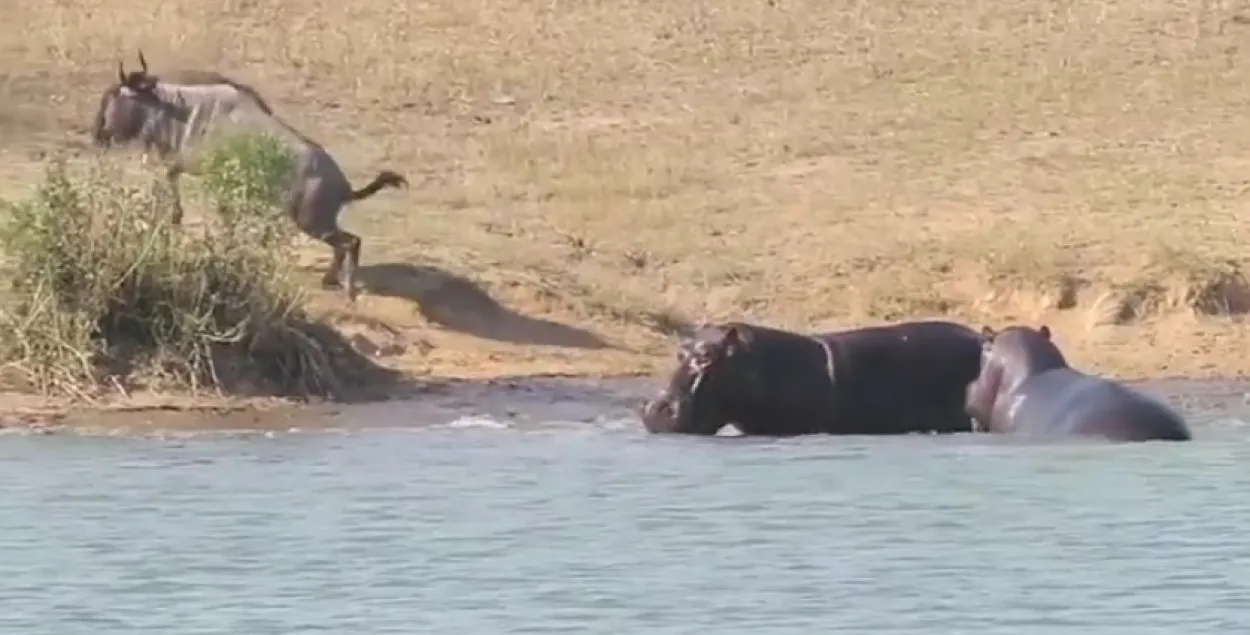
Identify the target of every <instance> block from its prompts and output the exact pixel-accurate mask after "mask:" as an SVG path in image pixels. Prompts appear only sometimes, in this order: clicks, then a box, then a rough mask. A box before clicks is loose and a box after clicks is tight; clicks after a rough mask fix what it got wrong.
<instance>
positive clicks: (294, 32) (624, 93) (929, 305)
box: [0, 0, 1250, 375]
mask: <svg viewBox="0 0 1250 635" xmlns="http://www.w3.org/2000/svg"><path fill="white" fill-rule="evenodd" d="M1243 10H1244V11H1245V12H1246V15H1250V8H1245V7H1242V6H1241V5H1239V4H1235V3H1232V2H1231V1H1230V0H1221V1H1220V2H1216V1H1215V0H1204V1H1203V2H1188V3H1186V2H1179V1H1175V0H1172V1H1166V0H1133V1H1132V2H1128V1H1123V0H1111V1H1109V2H1099V3H1078V2H1072V1H1064V2H1058V1H1042V2H984V1H979V2H971V3H969V2H951V1H950V0H915V1H911V2H906V3H901V2H892V1H890V0H882V1H877V2H867V1H863V0H861V1H858V2H850V1H846V0H843V1H839V2H817V1H814V0H802V1H800V0H721V1H718V2H709V1H706V0H696V1H695V2H686V3H665V2H641V1H638V0H620V1H618V2H586V1H582V2H562V1H552V2H541V3H540V2H519V1H516V0H476V1H475V0H460V1H456V2H452V1H450V0H429V1H427V2H418V1H416V0H379V1H378V2H368V3H343V2H327V1H326V0H287V1H285V2H282V3H273V2H269V3H265V2H255V1H253V0H220V1H218V2H211V3H206V2H191V1H189V0H161V1H158V0H128V1H127V2H125V3H123V2H119V1H117V0H58V1H56V2H54V3H52V4H49V3H47V2H34V1H33V0H14V1H10V2H9V3H8V5H7V6H6V7H5V8H3V9H0V17H2V18H4V19H3V20H0V55H2V56H3V61H4V62H5V63H4V68H5V69H12V70H7V71H5V72H7V73H9V74H8V75H6V76H4V80H5V81H7V84H8V86H7V90H6V95H7V96H8V99H6V100H5V102H4V103H3V104H0V135H3V139H4V144H3V145H4V148H2V149H0V152H3V157H2V158H3V165H2V166H0V185H4V184H8V185H5V186H6V187H20V186H21V184H22V183H24V182H25V181H27V180H28V179H29V178H30V176H29V175H30V174H31V173H32V172H33V170H32V168H30V167H28V165H27V164H28V163H29V162H30V160H31V159H32V158H34V157H35V156H36V155H37V154H38V153H39V152H42V151H46V150H48V149H51V148H53V147H57V146H61V147H63V146H65V145H73V144H81V143H82V142H83V141H84V140H85V130H86V124H87V122H88V121H89V116H90V114H91V112H90V111H91V109H92V108H93V107H94V105H95V98H96V92H95V87H97V86H98V87H101V88H102V87H103V86H104V85H105V83H106V82H107V81H109V79H110V78H111V77H112V76H113V73H115V71H114V68H115V66H114V65H115V63H116V59H117V57H119V56H123V55H124V56H127V60H128V61H129V60H133V58H134V51H135V50H136V49H137V48H139V47H142V48H143V49H144V51H145V53H146V54H147V56H148V58H149V60H151V61H152V62H153V65H154V66H157V67H158V69H157V70H159V68H172V67H185V66H195V67H205V68H213V69H218V70H221V71H224V72H226V73H229V74H232V75H235V76H237V77H238V78H239V79H241V80H243V81H246V82H249V83H252V84H254V85H255V86H256V87H257V88H258V89H259V90H260V91H261V92H262V93H263V94H264V95H265V96H266V97H267V98H268V99H269V101H270V102H272V103H273V105H274V106H275V108H277V109H278V110H279V112H281V113H282V114H283V116H284V117H285V118H286V119H288V120H290V121H292V122H293V123H295V124H296V125H298V126H300V127H302V128H303V129H304V130H305V131H306V132H308V133H310V134H312V135H313V136H314V137H316V138H318V139H319V140H321V141H322V142H324V143H325V144H326V145H327V146H328V147H329V148H330V149H331V150H332V152H334V153H335V154H336V156H337V157H339V158H340V160H341V162H342V163H343V164H344V165H345V167H346V168H347V169H348V171H349V173H351V174H352V175H353V178H355V179H356V180H357V181H360V180H363V179H365V178H366V177H367V176H369V175H371V174H372V172H373V171H375V170H376V169H378V168H380V167H384V166H385V167H392V168H394V169H397V170H399V171H401V172H404V173H407V174H408V175H409V177H410V178H411V180H412V181H413V189H412V190H411V192H410V193H409V194H408V195H407V196H404V195H399V196H396V195H391V194H387V195H382V196H379V197H378V198H377V199H374V200H372V201H369V202H366V203H361V204H359V205H357V206H356V207H355V208H354V209H353V210H352V211H349V212H348V213H346V214H345V215H344V222H345V225H346V226H347V227H348V228H349V229H351V230H353V231H356V232H358V233H360V234H361V235H362V236H363V237H364V240H365V244H364V256H363V259H364V262H365V263H366V265H369V264H374V265H377V264H388V263H389V264H393V263H409V264H412V265H414V266H419V267H427V268H433V269H422V270H412V271H408V272H407V273H406V274H403V275H405V276H407V278H406V279H398V278H397V276H399V277H403V276H401V273H400V272H402V271H404V270H403V269H402V268H396V267H389V268H388V269H386V275H385V276H383V275H382V274H381V273H376V274H375V275H374V277H373V280H372V283H371V284H372V286H373V287H375V289H376V290H379V292H377V293H375V294H374V295H373V296H366V297H365V298H363V299H362V304H361V306H360V307H359V308H357V309H356V310H354V311H353V310H348V309H346V308H343V307H342V306H341V305H340V303H339V300H338V299H337V297H335V296H332V295H328V296H323V297H322V298H321V302H322V303H323V304H324V306H325V307H326V310H327V311H330V312H331V313H333V314H335V315H339V317H340V322H341V323H342V324H343V325H344V328H346V329H347V330H349V331H351V330H352V329H356V330H357V331H358V332H359V334H361V336H362V337H364V338H366V339H369V340H370V341H373V342H374V343H375V344H376V340H377V339H378V338H383V339H385V340H386V341H385V342H384V343H383V345H382V346H381V348H386V347H388V346H389V347H390V349H388V350H391V351H392V354H391V362H392V363H393V364H394V365H398V366H404V367H407V368H409V369H410V370H417V371H430V372H438V373H444V374H456V375H468V374H492V373H495V372H591V373H593V372H619V371H625V370H646V369H648V368H651V367H652V365H653V364H654V362H655V360H657V359H661V361H662V360H663V359H664V358H666V357H667V349H666V346H665V342H666V340H665V334H664V333H665V331H668V330H671V329H672V328H673V327H674V325H677V324H680V323H681V322H682V321H683V320H697V319H700V318H718V317H730V316H732V317H736V318H743V317H745V318H748V319H759V320H766V321H768V322H770V323H774V324H778V325H783V326H789V327H794V328H819V327H831V326H835V325H847V324H854V323H865V322H875V321H880V320H887V319H900V318H911V317H921V316H927V315H937V314H943V315H950V316H954V317H956V318H959V319H963V320H967V321H970V322H982V321H984V322H993V323H1002V322H1005V321H1010V320H1042V319H1045V320H1047V321H1049V322H1050V323H1052V324H1055V325H1056V326H1057V327H1058V332H1059V334H1060V337H1061V340H1062V341H1063V342H1065V344H1066V345H1067V346H1069V347H1070V348H1074V349H1075V356H1076V357H1078V358H1079V359H1080V360H1081V361H1082V362H1084V363H1086V364H1089V365H1091V366H1094V367H1097V368H1101V369H1104V370H1118V371H1121V372H1124V373H1129V374H1159V373H1169V374H1178V373H1187V374H1218V373H1232V372H1242V371H1245V370H1248V369H1250V362H1247V361H1244V359H1245V357H1244V356H1240V355H1229V354H1225V353H1224V351H1228V350H1236V349H1238V348H1241V347H1242V346H1243V345H1244V344H1247V343H1250V328H1247V327H1246V325H1245V324H1244V323H1243V321H1242V319H1241V318H1240V317H1238V316H1237V314H1240V313H1242V312H1244V311H1246V310H1247V309H1250V306H1248V304H1250V303H1248V302H1247V288H1246V287H1247V285H1246V282H1245V280H1244V279H1243V278H1242V277H1241V274H1240V273H1239V271H1240V268H1241V267H1242V266H1243V265H1244V264H1245V261H1246V254H1245V250H1244V249H1243V244H1244V242H1245V241H1244V238H1245V234H1246V224H1245V222H1243V221H1242V220H1241V218H1240V217H1239V213H1240V212H1241V211H1242V210H1243V209H1244V208H1245V207H1246V204H1247V202H1248V201H1250V198H1248V196H1247V195H1248V193H1250V185H1247V183H1250V59H1247V58H1248V57H1250V45H1247V44H1246V41H1247V40H1246V38H1247V37H1248V36H1250V32H1248V31H1250V26H1246V22H1247V20H1245V19H1243V18H1242V17H1241V16H1242V12H1243ZM84 86H91V87H92V90H89V91H88V90H86V89H84V88H83V87H84ZM67 128H68V129H69V132H68V134H65V130H66V129H67ZM325 252H326V250H325V249H324V247H322V246H320V245H312V244H310V245H309V246H308V248H307V254H308V255H309V257H310V259H312V260H316V261H317V262H319V263H324V262H325V261H326V260H327V257H326V253H325ZM309 275H310V277H309V279H310V283H311V281H312V280H314V277H313V274H311V273H310V274H309ZM365 277H366V281H368V276H365ZM460 278H465V279H467V280H468V281H469V282H468V283H465V282H464V281H462V280H460ZM473 284H478V285H481V286H482V287H483V288H484V289H485V290H486V291H487V292H488V293H489V294H490V295H491V296H493V297H494V298H495V299H497V300H498V301H499V302H500V303H501V304H502V307H495V306H493V305H488V304H485V303H484V302H485V301H484V300H482V299H481V298H480V297H478V296H475V295H474V294H473V293H472V292H471V289H472V286H473ZM456 289H462V290H463V292H457V291H456ZM392 296H408V297H392ZM413 298H415V299H418V300H420V302H419V303H418V304H419V305H420V306H419V307H417V306H414V304H413V302H412V299H413ZM475 298H476V299H475ZM434 304H442V305H445V306H433V305H434ZM482 311H488V312H490V311H494V312H495V313H489V315H490V316H495V317H491V318H490V319H491V320H494V321H495V322H497V324H494V326H492V327H490V328H486V327H483V326H482V325H481V324H478V325H477V328H476V329H471V328H465V327H464V326H463V324H460V322H463V321H466V320H469V321H471V318H473V316H477V317H478V318H479V322H480V321H481V319H486V318H481V315H482V314H481V312H482ZM512 311H516V312H518V313H521V314H524V315H528V316H541V317H544V318H549V319H551V320H555V321H559V322H562V323H565V324H573V325H576V326H578V327H582V328H585V329H589V330H593V331H595V332H596V333H597V334H598V335H599V336H600V337H602V338H604V339H606V340H608V341H609V342H611V343H612V344H614V345H616V347H617V348H611V349H603V348H585V347H583V348H556V347H545V346H533V345H527V344H526V341H527V337H528V335H529V334H531V333H532V324H531V323H530V322H526V321H524V320H522V319H521V318H519V317H517V316H515V315H513V313H512ZM547 326H550V327H552V328H555V326H554V325H547ZM458 331H467V332H469V333H470V334H467V335H466V334H463V333H460V332H458ZM551 332H552V333H555V331H551ZM484 333H485V334H486V335H483V334H484ZM555 337H556V336H555V335H552V338H555ZM544 341H547V342H550V341H552V340H551V338H548V339H546V340H544ZM661 356H662V357H661Z"/></svg>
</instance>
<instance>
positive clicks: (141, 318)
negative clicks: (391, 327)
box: [0, 137, 378, 398]
mask: <svg viewBox="0 0 1250 635" xmlns="http://www.w3.org/2000/svg"><path fill="white" fill-rule="evenodd" d="M205 165H206V166H207V168H208V169H207V174H206V178H205V179H204V183H205V190H206V192H207V194H208V197H209V199H210V205H213V206H215V207H216V209H217V210H218V211H219V212H220V214H218V215H214V214H207V215H204V216H206V221H211V222H205V223H204V227H203V228H202V231H200V230H199V229H198V228H190V227H178V226H174V225H173V224H172V223H171V222H170V218H171V211H172V200H171V199H170V198H169V196H168V193H167V188H165V187H164V185H163V183H160V182H159V181H149V184H148V185H147V186H135V185H133V184H128V183H127V181H126V179H125V175H124V174H123V172H122V171H121V170H120V169H119V168H118V167H116V166H107V165H94V166H91V167H89V168H86V169H85V170H80V171H76V170H72V169H71V168H69V167H68V166H67V165H66V164H65V163H64V162H61V161H55V162H52V163H51V164H50V165H49V166H48V167H47V169H46V175H45V178H44V181H43V182H42V183H41V184H40V185H39V187H38V188H37V190H36V191H35V193H34V195H33V196H32V197H30V198H29V199H27V200H23V201H19V202H15V203H6V204H5V207H6V208H7V209H6V210H5V218H4V219H3V224H2V225H0V248H2V249H3V251H4V253H5V255H6V256H7V257H8V259H9V265H8V271H7V272H6V275H5V278H6V280H7V282H8V286H9V289H8V291H9V298H8V300H9V301H8V302H7V306H5V307H4V310H3V311H2V312H0V359H3V361H4V362H6V363H7V364H8V367H9V368H11V369H16V370H18V371H19V372H20V373H22V374H23V375H24V376H25V379H26V380H27V382H28V383H29V384H30V385H31V386H32V387H33V388H35V389H37V390H38V391H40V392H43V393H60V394H67V393H68V394H72V395H76V396H81V397H87V396H92V395H94V394H96V393H97V392H98V391H100V390H102V389H109V388H117V389H122V390H123V391H124V390H126V389H128V388H130V387H135V386H139V387H143V388H147V389H172V390H183V391H191V392H195V391H199V390H202V389H205V388H208V389H213V390H217V391H222V392H228V393H249V394H268V395H281V396H293V397H314V396H316V397H331V398H335V397H344V396H346V395H347V391H349V390H350V389H351V388H353V387H354V386H355V385H358V384H360V383H361V382H363V381H369V380H371V379H374V378H377V377H378V375H377V373H376V372H368V371H371V370H378V369H377V368H376V367H374V366H373V365H372V364H371V363H370V362H368V360H366V359H365V358H363V357H362V356H360V355H359V354H357V353H356V352H355V351H354V350H352V349H351V347H350V346H349V345H347V344H346V343H345V342H344V341H343V340H342V338H341V337H340V336H339V335H338V334H337V332H336V331H334V330H333V329H332V328H330V327H328V326H326V325H324V324H321V323H319V322H318V321H316V320H314V319H312V318H311V317H310V316H309V315H308V314H307V313H306V311H305V310H304V295H303V292H302V290H301V289H300V288H299V286H298V285H297V283H296V282H295V281H294V280H293V279H292V274H293V263H294V262H295V256H294V252H293V249H294V247H293V241H292V240H291V237H292V235H293V233H292V232H291V230H290V229H289V228H288V227H287V226H286V225H287V224H289V222H290V221H289V220H288V219H286V218H285V217H284V216H283V215H282V214H281V212H280V211H279V210H278V209H276V207H275V202H276V201H278V200H279V197H277V196H276V194H278V193H280V191H281V189H280V188H282V187H283V185H284V182H285V179H287V178H289V174H290V172H289V171H290V169H291V168H292V166H293V163H292V159H291V157H290V155H289V154H284V151H283V150H282V148H281V146H280V144H278V143H277V142H276V141H274V140H272V139H269V138H266V137H251V138H239V140H237V141H235V142H232V143H229V144H223V145H222V146H221V147H219V148H217V149H216V150H214V151H213V152H212V153H210V155H209V156H208V157H207V159H206V162H205ZM213 216H217V218H212V217H213Z"/></svg>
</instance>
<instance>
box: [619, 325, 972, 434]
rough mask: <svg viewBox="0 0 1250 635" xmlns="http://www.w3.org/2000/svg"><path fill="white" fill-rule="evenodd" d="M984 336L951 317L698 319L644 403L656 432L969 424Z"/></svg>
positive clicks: (896, 430) (646, 419) (882, 430)
mask: <svg viewBox="0 0 1250 635" xmlns="http://www.w3.org/2000/svg"><path fill="white" fill-rule="evenodd" d="M980 360H981V339H980V337H979V336H978V335H977V333H976V331H974V330H972V329H969V328H967V327H965V326H961V325H958V324H953V323H950V322H939V321H924V322H908V323H902V324H894V325H888V326H873V327H866V328H858V329H853V330H847V331H840V332H835V333H824V334H819V335H803V334H799V333H791V332H787V331H782V330H778V329H773V328H766V327H763V326H754V325H748V324H743V323H741V322H729V323H724V324H719V325H711V326H705V327H702V328H699V329H697V330H696V331H695V332H694V333H693V335H692V336H691V337H689V338H688V339H685V340H684V341H683V342H682V343H681V346H680V348H679V350H678V353H677V361H678V366H677V369H676V370H675V371H674V372H673V375H672V378H671V379H670V381H669V385H668V387H667V388H666V389H664V390H663V391H662V392H661V393H660V395H659V396H658V397H657V398H656V399H654V400H651V401H648V402H647V403H646V404H645V405H644V406H643V408H642V412H641V416H642V421H643V425H644V426H646V428H647V430H649V431H651V432H654V433H680V434H699V435H713V434H716V433H717V432H719V431H720V429H721V428H723V427H725V425H726V424H730V423H732V424H734V425H735V427H737V428H738V430H739V431H741V432H742V434H744V435H770V436H791V435H799V434H817V433H828V434H906V433H909V432H936V433H947V432H970V431H972V429H973V428H972V420H971V418H970V417H969V416H968V414H967V412H966V411H965V410H964V395H965V391H966V389H967V386H968V383H969V382H971V381H972V380H973V379H976V377H977V373H978V372H979V371H980Z"/></svg>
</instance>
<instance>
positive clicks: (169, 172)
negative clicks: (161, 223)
mask: <svg viewBox="0 0 1250 635" xmlns="http://www.w3.org/2000/svg"><path fill="white" fill-rule="evenodd" d="M185 171H186V167H185V166H183V165H182V163H181V162H179V161H174V162H173V163H171V164H169V167H168V168H166V170H165V180H166V181H167V182H168V183H169V194H170V196H171V197H172V198H173V214H172V215H171V216H170V218H169V220H170V222H172V223H173V224H174V225H175V226H177V225H181V224H182V189H181V188H180V187H179V186H178V178H179V177H181V176H182V173H183V172H185Z"/></svg>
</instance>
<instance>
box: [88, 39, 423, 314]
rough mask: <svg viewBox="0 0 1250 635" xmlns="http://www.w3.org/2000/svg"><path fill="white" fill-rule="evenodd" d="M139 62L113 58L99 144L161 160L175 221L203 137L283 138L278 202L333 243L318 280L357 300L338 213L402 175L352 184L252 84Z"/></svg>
mask: <svg viewBox="0 0 1250 635" xmlns="http://www.w3.org/2000/svg"><path fill="white" fill-rule="evenodd" d="M139 63H140V70H138V71H133V72H130V73H127V72H126V69H125V67H124V65H123V64H122V63H121V62H118V64H117V73H118V76H117V83H115V84H113V85H111V86H109V87H108V89H106V90H105V91H104V93H103V95H102V96H101V98H100V107H99V110H98V112H97V113H96V117H95V123H94V125H93V127H92V136H93V139H94V141H95V143H96V145H98V146H100V147H104V148H108V147H112V146H114V145H120V144H129V143H138V144H142V146H143V147H144V148H145V149H147V150H151V151H155V152H156V154H157V156H159V157H160V158H161V159H162V160H163V162H164V163H165V165H166V175H167V177H168V179H169V186H170V189H171V191H172V192H173V198H174V206H175V210H174V218H173V219H172V220H173V222H174V223H175V224H177V223H180V222H181V219H182V202H181V194H180V192H179V189H178V178H179V176H181V175H182V174H183V173H188V174H196V173H198V172H199V170H200V166H199V162H200V160H201V159H202V156H201V153H200V152H198V151H199V150H201V149H202V148H203V147H204V146H205V145H206V144H205V141H206V140H207V139H209V138H219V137H220V136H222V135H228V134H237V133H241V132H264V133H268V134H270V135H272V136H274V137H275V138H278V139H280V140H282V141H283V142H285V143H286V145H287V146H288V147H289V148H290V150H291V151H292V153H293V155H294V157H295V160H296V165H295V171H294V174H293V177H292V181H291V184H290V187H289V188H288V189H287V190H286V192H285V194H284V199H283V200H281V201H278V204H279V205H280V206H281V207H282V208H283V209H284V210H285V211H286V213H287V214H288V215H289V216H290V217H291V218H292V219H293V220H294V221H295V224H296V225H297V226H298V227H299V228H300V230H301V231H303V232H304V233H305V234H307V235H309V236H311V237H312V238H315V239H318V240H321V241H323V242H325V243H326V244H328V245H329V246H330V247H331V248H332V249H333V250H334V260H333V264H332V265H331V266H330V269H329V270H328V271H327V272H326V274H325V276H324V277H323V278H322V283H323V284H324V285H326V286H329V287H333V286H337V285H338V284H339V283H340V278H341V282H342V284H343V286H345V287H346V289H347V296H348V298H349V299H351V300H354V299H355V297H356V290H355V274H356V269H357V267H358V266H359V265H360V237H359V236H356V235H355V234H352V233H350V232H346V231H344V230H342V229H341V228H340V227H339V224H338V215H339V212H340V210H342V208H343V206H344V205H345V204H347V203H351V202H354V201H359V200H362V199H365V198H369V197H370V196H373V195H374V194H376V193H377V192H378V191H379V190H381V189H383V188H386V187H394V188H398V187H406V186H407V185H408V182H407V180H406V179H404V177H402V176H400V175H399V174H397V173H395V172H392V171H390V170H383V171H382V172H380V173H379V174H378V175H377V176H376V177H375V178H374V179H373V181H372V182H370V183H369V184H368V185H366V186H364V187H362V188H360V189H358V190H354V189H352V185H351V182H350V181H348V179H347V176H346V175H345V174H344V173H343V170H342V168H340V167H339V164H338V162H336V161H335V160H334V158H333V157H332V156H330V153H329V152H327V151H326V149H325V148H323V147H322V146H321V145H320V144H318V143H317V142H315V141H313V140H311V139H309V138H308V137H306V136H304V135H303V134H301V133H300V132H299V131H298V130H296V129H295V128H293V127H291V126H290V125H288V124H287V123H286V122H284V121H282V120H281V119H280V118H278V116H277V115H276V114H274V112H273V109H272V108H270V107H269V105H268V104H266V103H265V101H264V100H263V99H262V98H261V97H260V95H259V94H257V92H256V91H255V90H253V89H252V88H250V87H248V86H246V85H244V84H240V83H237V82H234V81H231V80H229V79H227V78H225V77H223V76H222V75H220V74H218V73H214V72H210V71H179V72H177V73H175V74H171V75H169V76H168V77H159V76H157V75H153V74H150V73H148V65H147V60H146V59H144V57H143V53H142V51H140V52H139Z"/></svg>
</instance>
